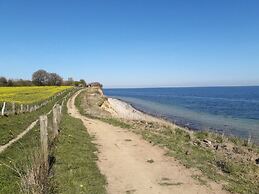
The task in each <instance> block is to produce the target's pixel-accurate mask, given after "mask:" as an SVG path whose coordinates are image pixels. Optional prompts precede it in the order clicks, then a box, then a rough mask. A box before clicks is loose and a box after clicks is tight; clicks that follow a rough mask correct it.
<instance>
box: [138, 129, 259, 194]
mask: <svg viewBox="0 0 259 194" xmlns="http://www.w3.org/2000/svg"><path fill="white" fill-rule="evenodd" d="M171 131H172V130H169V129H165V130H163V131H162V132H160V133H154V132H152V131H148V130H135V132H136V133H139V134H141V135H142V136H143V138H144V139H146V140H147V141H149V142H152V143H153V144H157V145H159V146H162V147H167V148H168V149H169V152H168V155H169V156H173V157H175V158H177V159H178V160H179V161H181V163H182V164H184V165H185V166H186V167H188V168H190V167H191V168H198V169H199V170H201V171H202V173H203V175H206V177H208V178H210V179H211V180H214V181H216V182H221V181H223V182H225V183H227V184H226V185H225V189H226V190H228V191H230V192H234V193H242V194H245V193H251V194H256V193H258V191H259V182H258V179H256V177H257V175H256V174H257V172H258V167H257V166H256V165H255V164H252V163H249V162H247V163H240V162H236V161H235V160H227V159H226V158H224V157H222V156H221V155H218V154H216V153H215V152H213V151H212V150H210V149H206V148H204V147H202V146H195V145H193V144H192V143H191V141H190V138H189V135H188V134H187V133H186V132H183V130H181V129H176V131H175V133H172V132H171ZM180 131H182V132H180ZM195 136H197V137H198V138H201V137H208V135H207V134H205V133H203V132H199V133H198V134H197V135H195Z"/></svg>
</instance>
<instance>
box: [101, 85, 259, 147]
mask: <svg viewBox="0 0 259 194" xmlns="http://www.w3.org/2000/svg"><path fill="white" fill-rule="evenodd" d="M104 92H105V95H107V96H110V97H114V98H118V99H121V100H123V101H126V102H128V103H130V104H132V105H133V106H134V107H135V108H137V109H139V110H141V111H144V112H146V113H149V114H152V115H155V116H160V117H163V118H166V119H168V120H170V121H172V122H174V123H176V124H179V125H182V126H185V127H188V128H190V129H193V130H213V131H217V132H219V133H224V134H230V135H234V136H239V137H242V138H247V137H249V136H250V135H251V136H252V139H253V140H254V141H255V142H256V143H258V142H259V87H257V86H255V87H197V88H194V87H191V88H145V89H105V90H104Z"/></svg>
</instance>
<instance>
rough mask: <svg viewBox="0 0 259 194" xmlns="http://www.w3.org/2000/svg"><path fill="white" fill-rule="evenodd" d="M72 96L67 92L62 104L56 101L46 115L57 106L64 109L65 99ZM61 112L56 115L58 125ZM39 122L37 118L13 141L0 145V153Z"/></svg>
mask: <svg viewBox="0 0 259 194" xmlns="http://www.w3.org/2000/svg"><path fill="white" fill-rule="evenodd" d="M72 94H73V93H72ZM70 96H71V92H69V94H67V95H66V96H64V97H63V101H62V103H61V105H59V104H57V103H56V104H55V105H54V106H53V108H52V109H51V110H50V111H49V112H48V113H47V114H45V116H48V115H50V114H51V113H52V112H53V110H54V109H55V108H56V107H59V108H58V109H59V110H61V109H62V106H64V101H66V100H67V99H68V98H69V97H70ZM58 109H57V110H58ZM61 114H62V112H60V111H57V116H56V120H57V125H59V123H60V121H61ZM57 118H59V119H57ZM38 122H39V119H37V120H36V121H34V122H32V123H31V124H30V126H29V127H27V128H26V129H25V130H24V131H23V132H22V133H20V134H19V135H17V137H15V138H14V139H12V140H11V141H9V142H8V143H7V144H5V145H2V146H0V153H2V152H3V151H4V150H6V149H7V148H8V147H10V146H11V145H12V144H13V143H15V142H17V141H18V140H20V139H21V138H22V137H23V136H24V135H26V134H27V133H28V132H29V131H30V130H31V129H32V128H34V127H35V126H36V124H37V123H38ZM52 131H54V129H53V128H52ZM56 135H58V132H57V134H56Z"/></svg>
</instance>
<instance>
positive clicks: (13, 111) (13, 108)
mask: <svg viewBox="0 0 259 194" xmlns="http://www.w3.org/2000/svg"><path fill="white" fill-rule="evenodd" d="M12 114H13V115H15V103H14V102H13V103H12Z"/></svg>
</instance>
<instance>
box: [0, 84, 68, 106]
mask: <svg viewBox="0 0 259 194" xmlns="http://www.w3.org/2000/svg"><path fill="white" fill-rule="evenodd" d="M69 88H71V87H70V86H60V87H58V86H45V87H39V86H33V87H0V102H14V103H20V104H33V103H38V102H41V101H43V100H46V99H48V98H50V97H51V96H54V95H55V94H57V93H59V92H62V91H64V90H66V89H69Z"/></svg>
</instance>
